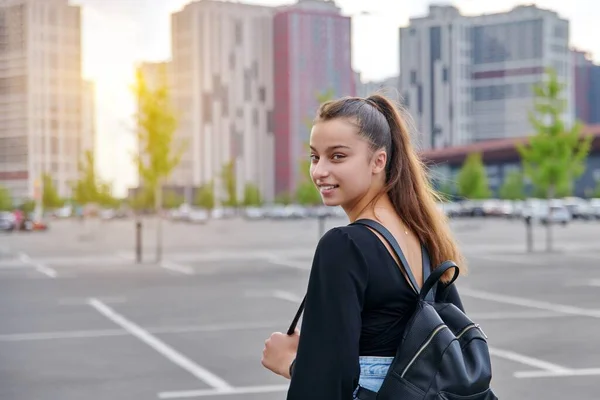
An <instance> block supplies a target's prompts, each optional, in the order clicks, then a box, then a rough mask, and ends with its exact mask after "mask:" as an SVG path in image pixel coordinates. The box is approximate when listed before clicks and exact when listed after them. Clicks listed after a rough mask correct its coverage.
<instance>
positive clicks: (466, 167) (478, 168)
mask: <svg viewBox="0 0 600 400" xmlns="http://www.w3.org/2000/svg"><path fill="white" fill-rule="evenodd" d="M457 186H458V194H459V195H460V196H463V197H465V198H467V199H488V198H490V196H491V192H490V188H489V185H488V179H487V173H486V171H485V166H484V165H483V161H482V158H481V153H471V154H469V156H468V157H467V159H466V161H465V163H464V164H463V166H462V168H461V169H460V171H459V172H458V176H457Z"/></svg>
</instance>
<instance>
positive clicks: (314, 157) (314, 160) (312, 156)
mask: <svg viewBox="0 0 600 400" xmlns="http://www.w3.org/2000/svg"><path fill="white" fill-rule="evenodd" d="M310 161H311V162H316V161H319V157H318V156H317V155H316V154H311V155H310Z"/></svg>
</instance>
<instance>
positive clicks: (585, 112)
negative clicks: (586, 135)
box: [571, 50, 600, 125]
mask: <svg viewBox="0 0 600 400" xmlns="http://www.w3.org/2000/svg"><path fill="white" fill-rule="evenodd" d="M571 54H572V55H573V89H574V90H573V96H574V99H575V116H576V118H577V119H578V120H580V121H581V122H583V123H585V124H589V125H593V124H600V65H597V64H595V63H594V62H593V61H592V58H591V55H590V54H589V53H586V52H583V51H579V50H572V52H571Z"/></svg>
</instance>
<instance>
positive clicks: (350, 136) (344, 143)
mask: <svg viewBox="0 0 600 400" xmlns="http://www.w3.org/2000/svg"><path fill="white" fill-rule="evenodd" d="M358 132H359V131H358V127H357V126H356V125H354V124H352V123H351V122H350V121H348V120H346V119H340V118H336V119H332V120H328V121H321V122H317V123H316V124H315V125H314V126H313V128H312V132H311V135H310V152H311V156H310V157H311V166H310V175H311V177H312V180H313V183H314V184H315V185H316V186H317V188H318V189H319V192H320V193H321V198H322V199H323V203H324V204H325V205H327V206H342V208H344V209H345V210H348V209H352V208H353V207H354V206H355V205H357V204H358V203H359V202H361V200H362V199H363V198H364V197H365V196H366V195H367V194H368V193H370V191H371V190H372V189H373V188H375V186H376V185H380V184H381V182H382V179H380V178H381V175H382V174H385V162H386V157H387V156H386V153H385V151H383V150H380V151H376V152H373V151H372V150H371V148H370V145H369V143H368V142H367V140H365V139H364V138H363V137H362V136H360V135H359V133H358Z"/></svg>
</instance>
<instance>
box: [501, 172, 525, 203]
mask: <svg viewBox="0 0 600 400" xmlns="http://www.w3.org/2000/svg"><path fill="white" fill-rule="evenodd" d="M500 198H502V199H505V200H523V199H524V198H525V182H524V180H523V173H522V172H521V171H511V172H510V173H509V174H508V175H507V176H506V178H505V179H504V182H503V183H502V186H501V187H500Z"/></svg>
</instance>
